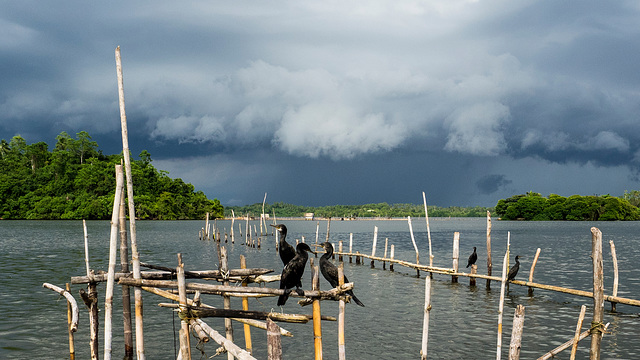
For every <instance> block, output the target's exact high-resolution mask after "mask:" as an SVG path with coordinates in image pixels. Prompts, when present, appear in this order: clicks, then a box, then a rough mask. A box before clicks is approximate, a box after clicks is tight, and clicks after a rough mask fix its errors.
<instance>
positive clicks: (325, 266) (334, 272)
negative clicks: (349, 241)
mask: <svg viewBox="0 0 640 360" xmlns="http://www.w3.org/2000/svg"><path fill="white" fill-rule="evenodd" d="M322 246H323V247H324V250H325V251H326V252H325V254H324V255H322V256H321V257H320V271H321V272H322V276H324V278H325V279H327V281H328V282H329V284H331V286H333V287H337V286H338V268H337V267H336V266H335V265H333V263H331V261H329V259H330V258H331V256H332V255H333V245H331V243H330V242H328V241H327V242H325V243H323V244H322ZM344 282H345V283H348V282H349V280H347V277H346V276H345V277H344ZM347 294H348V295H349V296H351V298H352V299H353V301H355V302H356V304H358V305H360V306H364V304H363V303H362V302H361V301H360V300H359V299H358V298H357V297H356V295H355V294H354V293H353V290H349V291H347Z"/></svg>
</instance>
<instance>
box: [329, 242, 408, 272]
mask: <svg viewBox="0 0 640 360" xmlns="http://www.w3.org/2000/svg"><path fill="white" fill-rule="evenodd" d="M388 247H389V238H384V256H383V258H385V259H386V258H387V249H388ZM340 256H342V255H340ZM386 268H387V262H386V261H383V262H382V269H386ZM417 271H418V275H420V270H417Z"/></svg>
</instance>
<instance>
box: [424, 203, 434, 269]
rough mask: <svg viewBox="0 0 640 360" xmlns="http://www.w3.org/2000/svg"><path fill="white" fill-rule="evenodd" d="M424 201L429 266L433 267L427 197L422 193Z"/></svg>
mask: <svg viewBox="0 0 640 360" xmlns="http://www.w3.org/2000/svg"><path fill="white" fill-rule="evenodd" d="M422 200H423V201H424V217H425V218H426V220H427V238H428V239H429V266H431V267H433V253H432V252H431V229H430V228H429V210H428V209H427V196H426V195H425V194H424V191H423V192H422Z"/></svg>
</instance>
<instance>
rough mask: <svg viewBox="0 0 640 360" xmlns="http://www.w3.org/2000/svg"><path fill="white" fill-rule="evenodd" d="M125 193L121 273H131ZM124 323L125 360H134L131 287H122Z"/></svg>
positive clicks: (121, 219)
mask: <svg viewBox="0 0 640 360" xmlns="http://www.w3.org/2000/svg"><path fill="white" fill-rule="evenodd" d="M124 198H125V196H124V191H123V192H122V195H121V196H120V221H119V222H118V227H119V228H120V271H122V272H123V273H125V274H127V273H129V246H128V244H127V215H126V211H125V204H124ZM122 323H123V328H122V329H123V333H124V334H123V335H124V360H132V359H133V332H132V325H131V294H130V292H129V286H127V285H122Z"/></svg>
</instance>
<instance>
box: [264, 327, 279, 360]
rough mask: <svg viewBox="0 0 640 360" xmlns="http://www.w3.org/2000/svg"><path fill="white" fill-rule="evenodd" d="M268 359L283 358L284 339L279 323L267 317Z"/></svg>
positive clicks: (276, 359)
mask: <svg viewBox="0 0 640 360" xmlns="http://www.w3.org/2000/svg"><path fill="white" fill-rule="evenodd" d="M267 356H268V360H282V340H281V338H280V329H279V326H278V324H276V323H275V322H273V321H272V320H271V319H269V318H267Z"/></svg>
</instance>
